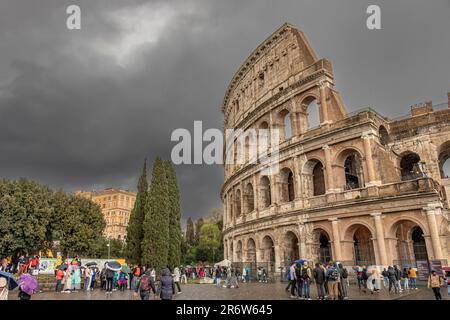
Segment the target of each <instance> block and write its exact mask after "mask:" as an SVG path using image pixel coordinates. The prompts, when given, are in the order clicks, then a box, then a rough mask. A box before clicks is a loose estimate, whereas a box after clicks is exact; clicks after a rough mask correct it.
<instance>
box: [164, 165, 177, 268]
mask: <svg viewBox="0 0 450 320" xmlns="http://www.w3.org/2000/svg"><path fill="white" fill-rule="evenodd" d="M165 169H166V176H167V191H168V203H167V209H168V211H169V212H168V216H169V252H168V257H167V263H168V265H169V266H170V267H171V268H173V267H175V266H179V265H180V259H181V225H180V220H181V215H180V190H179V188H178V183H177V174H176V171H175V168H174V167H173V165H172V164H171V163H170V162H169V161H166V162H165Z"/></svg>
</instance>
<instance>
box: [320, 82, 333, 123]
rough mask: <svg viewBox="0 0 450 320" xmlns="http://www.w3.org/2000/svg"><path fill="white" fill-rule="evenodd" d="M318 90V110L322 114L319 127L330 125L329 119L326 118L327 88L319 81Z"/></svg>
mask: <svg viewBox="0 0 450 320" xmlns="http://www.w3.org/2000/svg"><path fill="white" fill-rule="evenodd" d="M319 88H320V109H321V111H322V112H321V114H322V117H323V118H322V119H320V120H321V121H320V125H324V124H328V123H330V122H331V121H330V119H329V117H328V104H327V86H326V84H325V82H324V81H320V83H319Z"/></svg>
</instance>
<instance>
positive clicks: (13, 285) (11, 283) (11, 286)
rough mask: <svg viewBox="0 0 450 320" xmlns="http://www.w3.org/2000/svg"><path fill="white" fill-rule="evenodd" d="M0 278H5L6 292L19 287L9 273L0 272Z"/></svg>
mask: <svg viewBox="0 0 450 320" xmlns="http://www.w3.org/2000/svg"><path fill="white" fill-rule="evenodd" d="M0 277H3V278H6V280H7V281H8V290H14V289H15V288H16V287H17V286H18V285H19V284H18V283H17V281H16V278H14V276H13V275H12V274H11V273H9V272H4V271H0Z"/></svg>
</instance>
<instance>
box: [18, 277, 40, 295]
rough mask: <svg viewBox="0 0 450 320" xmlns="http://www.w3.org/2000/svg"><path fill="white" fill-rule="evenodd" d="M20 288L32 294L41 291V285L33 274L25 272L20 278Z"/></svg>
mask: <svg viewBox="0 0 450 320" xmlns="http://www.w3.org/2000/svg"><path fill="white" fill-rule="evenodd" d="M19 288H20V289H21V290H22V291H23V292H25V293H27V294H29V295H30V296H31V295H33V294H35V293H37V292H39V285H38V282H37V280H36V278H35V277H33V276H32V275H31V274H23V275H21V276H20V278H19Z"/></svg>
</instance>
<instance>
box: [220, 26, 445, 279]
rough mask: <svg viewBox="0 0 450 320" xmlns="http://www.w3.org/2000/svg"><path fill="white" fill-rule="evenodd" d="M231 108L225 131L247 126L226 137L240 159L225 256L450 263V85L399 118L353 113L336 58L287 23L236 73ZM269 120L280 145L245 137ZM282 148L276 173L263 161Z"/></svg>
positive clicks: (256, 261) (232, 181) (229, 179)
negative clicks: (339, 85) (436, 99)
mask: <svg viewBox="0 0 450 320" xmlns="http://www.w3.org/2000/svg"><path fill="white" fill-rule="evenodd" d="M222 112H223V114H224V129H225V130H228V129H234V130H238V129H240V130H242V132H243V134H241V135H240V138H241V139H237V138H235V137H234V136H233V137H232V138H228V137H227V139H226V147H225V155H226V157H227V159H229V158H231V159H233V158H234V160H236V157H238V158H239V155H241V158H242V159H243V161H234V162H233V163H229V161H227V162H226V164H225V166H224V169H225V182H224V185H223V187H222V190H221V198H222V201H223V204H224V217H223V218H224V252H225V258H228V259H229V260H231V261H232V262H234V263H245V264H251V265H252V266H253V265H260V264H262V265H265V266H267V268H268V269H269V271H270V272H274V271H278V270H279V268H283V267H286V266H288V265H290V264H291V263H292V261H293V260H295V259H298V258H302V259H306V260H309V261H314V262H318V261H322V262H327V261H329V260H333V261H340V262H343V264H344V265H348V266H354V265H378V266H387V265H392V264H398V265H401V266H404V265H408V264H414V263H415V262H416V261H419V260H442V262H443V264H444V265H447V261H448V260H449V258H450V256H449V254H450V237H449V234H450V219H449V209H448V204H449V202H448V195H449V194H450V179H448V175H449V174H450V173H449V172H448V167H449V166H448V165H449V162H447V160H448V159H449V157H450V94H449V102H448V105H447V103H446V104H445V106H442V105H441V106H439V108H433V105H432V103H431V102H429V103H426V104H423V105H418V106H414V107H412V108H411V114H410V115H409V116H406V117H403V118H401V119H396V120H392V119H389V118H387V117H384V116H382V115H380V114H379V113H377V112H376V111H374V110H373V109H371V108H367V109H364V110H360V111H357V112H353V113H347V111H346V108H345V106H344V104H343V102H342V100H341V98H340V95H339V93H338V92H337V91H336V90H335V87H334V77H333V70H332V65H331V63H330V61H328V60H326V59H320V58H319V57H317V55H316V53H315V52H314V50H313V48H312V47H311V46H310V44H309V43H308V41H307V39H306V38H305V36H304V34H303V33H302V32H300V31H298V30H297V29H295V28H294V27H293V26H291V25H289V24H285V25H283V26H282V27H281V28H280V29H278V30H277V31H276V32H275V33H273V34H272V35H271V36H270V37H269V38H267V39H266V40H265V41H264V42H263V43H262V44H261V45H260V46H259V47H258V48H257V49H256V50H255V51H254V52H253V53H252V54H251V55H250V56H249V58H248V59H247V60H246V61H245V62H244V64H243V65H242V66H241V67H240V69H239V70H238V71H237V72H236V74H235V76H234V77H233V79H232V81H231V83H230V85H229V87H228V89H227V92H226V95H225V99H224V102H223V106H222ZM315 112H316V114H317V115H318V117H319V119H320V121H319V123H318V125H317V126H316V125H314V124H313V121H314V114H315ZM261 129H265V130H270V131H277V132H279V138H277V142H276V143H275V144H274V143H273V141H270V140H271V139H265V138H261V137H264V135H258V136H257V139H256V142H254V141H255V140H251V139H250V138H251V137H250V136H249V135H247V136H246V132H250V131H251V130H257V131H258V130H261ZM242 136H243V138H242ZM230 139H233V140H232V141H230ZM251 141H253V142H251ZM255 143H256V148H255ZM255 149H256V152H251V151H249V150H255ZM274 152H276V153H277V157H278V159H279V170H268V169H269V166H270V165H268V164H267V162H264V161H261V160H260V158H261V157H264V156H266V157H267V156H269V155H272V153H274ZM230 155H231V157H230Z"/></svg>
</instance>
